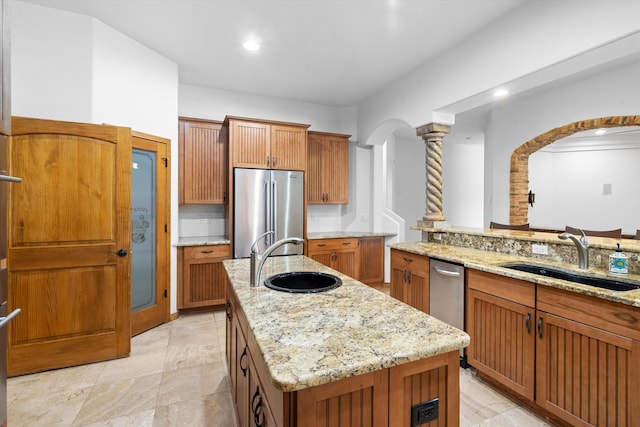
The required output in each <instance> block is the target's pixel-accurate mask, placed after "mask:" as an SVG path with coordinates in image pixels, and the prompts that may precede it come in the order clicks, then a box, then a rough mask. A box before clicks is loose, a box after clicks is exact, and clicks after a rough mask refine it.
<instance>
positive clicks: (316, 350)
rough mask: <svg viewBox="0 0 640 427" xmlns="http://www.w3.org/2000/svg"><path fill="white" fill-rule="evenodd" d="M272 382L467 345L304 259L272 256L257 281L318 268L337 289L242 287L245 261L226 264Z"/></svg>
mask: <svg viewBox="0 0 640 427" xmlns="http://www.w3.org/2000/svg"><path fill="white" fill-rule="evenodd" d="M224 266H225V268H226V270H227V273H228V276H229V280H230V283H231V286H232V288H233V291H234V293H235V294H236V297H237V300H238V302H239V304H240V306H241V307H242V310H243V312H244V314H245V316H246V319H247V324H248V328H249V330H250V331H251V333H252V334H253V335H254V337H255V339H256V342H257V344H258V347H259V350H260V352H261V356H262V358H263V359H264V362H265V364H266V366H267V369H268V371H269V375H270V376H271V379H272V382H273V384H274V385H275V386H276V388H278V389H279V390H281V391H284V392H290V391H296V390H301V389H304V388H308V387H313V386H317V385H321V384H326V383H330V382H333V381H337V380H340V379H343V378H348V377H351V376H355V375H360V374H365V373H369V372H374V371H378V370H380V369H385V368H390V367H393V366H398V365H401V364H403V363H407V362H411V361H415V360H421V359H426V358H429V357H432V356H435V355H438V354H443V353H447V352H451V351H456V350H459V349H461V348H463V347H466V346H467V345H469V336H468V335H467V334H466V333H465V332H463V331H461V330H459V329H456V328H454V327H452V326H450V325H448V324H446V323H444V322H441V321H440V320H438V319H436V318H434V317H431V316H429V315H427V314H425V313H423V312H421V311H419V310H417V309H415V308H413V307H411V306H409V305H406V304H404V303H403V302H400V301H398V300H396V299H395V298H391V297H389V296H387V295H385V294H384V293H382V292H380V291H377V290H375V289H373V288H371V287H369V286H367V285H365V284H362V283H360V282H358V281H357V280H355V279H352V278H350V277H348V276H345V275H344V274H341V273H339V272H337V271H335V270H332V269H330V268H328V267H326V266H324V265H322V264H320V263H318V262H316V261H313V260H312V259H310V258H307V257H304V256H285V257H271V258H269V259H268V260H267V262H266V263H265V266H264V269H263V271H262V278H263V279H264V278H267V277H269V276H271V275H273V274H278V273H282V272H289V271H322V272H327V273H330V274H334V275H336V276H338V277H340V279H342V282H343V284H342V286H340V287H339V288H337V289H334V290H331V291H328V292H322V293H315V294H291V293H287V292H279V291H274V290H271V289H268V288H266V287H265V286H264V285H261V286H259V287H250V286H249V260H248V259H233V260H225V261H224Z"/></svg>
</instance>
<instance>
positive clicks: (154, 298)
mask: <svg viewBox="0 0 640 427" xmlns="http://www.w3.org/2000/svg"><path fill="white" fill-rule="evenodd" d="M132 144H133V148H134V159H135V160H134V161H133V168H134V169H133V171H132V206H131V215H132V235H131V240H132V242H131V296H132V298H131V310H132V313H131V335H132V336H133V335H138V334H140V333H142V332H144V331H148V330H149V329H151V328H154V327H156V326H158V325H160V324H162V323H165V322H168V321H169V297H168V293H169V286H170V285H169V250H170V246H169V245H170V238H169V216H170V215H169V211H170V206H169V188H168V182H169V181H168V180H169V176H170V171H169V161H168V156H167V151H168V145H169V140H168V139H164V138H159V137H154V136H151V135H146V134H142V133H138V132H134V133H133V134H132ZM138 159H140V160H138ZM138 163H140V164H138ZM138 172H140V173H141V174H142V175H140V176H138V175H136V174H137V173H138ZM138 190H139V191H140V192H141V193H142V194H139V195H136V192H137V191H138ZM149 226H152V227H153V229H152V230H150V229H149Z"/></svg>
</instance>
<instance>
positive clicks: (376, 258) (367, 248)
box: [358, 236, 384, 283]
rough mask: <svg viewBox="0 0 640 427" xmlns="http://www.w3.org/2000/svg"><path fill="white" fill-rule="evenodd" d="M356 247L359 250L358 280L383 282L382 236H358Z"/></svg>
mask: <svg viewBox="0 0 640 427" xmlns="http://www.w3.org/2000/svg"><path fill="white" fill-rule="evenodd" d="M358 249H359V250H360V271H359V276H358V280H359V281H361V282H362V283H382V282H384V237H382V236H372V237H360V238H358Z"/></svg>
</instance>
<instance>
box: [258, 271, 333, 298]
mask: <svg viewBox="0 0 640 427" xmlns="http://www.w3.org/2000/svg"><path fill="white" fill-rule="evenodd" d="M264 285H265V286H266V287H267V288H269V289H273V290H276V291H283V292H293V293H305V294H308V293H314V292H325V291H330V290H331V289H335V288H337V287H339V286H340V285H342V280H341V279H340V278H339V277H336V276H334V275H333V274H327V273H320V272H313V271H294V272H290V273H281V274H276V275H275V276H271V277H269V278H268V279H267V280H265V281H264Z"/></svg>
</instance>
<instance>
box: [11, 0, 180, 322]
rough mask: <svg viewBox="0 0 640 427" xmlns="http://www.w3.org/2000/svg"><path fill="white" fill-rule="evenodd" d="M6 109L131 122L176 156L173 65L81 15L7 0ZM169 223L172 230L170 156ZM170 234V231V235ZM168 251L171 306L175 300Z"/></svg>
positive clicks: (174, 223) (31, 114) (41, 115)
mask: <svg viewBox="0 0 640 427" xmlns="http://www.w3.org/2000/svg"><path fill="white" fill-rule="evenodd" d="M10 5H11V12H10V13H11V29H12V30H11V42H12V52H11V54H12V61H11V73H12V82H11V92H12V94H11V96H12V99H11V108H12V114H13V115H20V116H26V117H38V118H44V119H52V120H64V121H76V122H84V123H96V124H100V123H109V124H112V125H116V126H126V127H131V128H132V129H134V130H136V131H141V132H145V133H150V134H153V135H157V136H161V137H164V138H168V139H170V140H171V150H172V155H171V156H172V158H173V159H177V158H178V145H177V141H178V138H177V136H178V126H177V116H178V104H177V94H178V67H177V65H176V64H175V63H173V62H171V61H169V60H167V59H166V58H164V57H162V56H161V55H159V54H158V53H156V52H154V51H152V50H150V49H148V48H147V47H145V46H142V45H141V44H139V43H138V42H136V41H134V40H132V39H130V38H128V37H125V36H123V35H122V34H120V33H118V32H116V31H115V30H113V29H111V28H110V27H107V26H106V25H104V24H103V23H101V22H99V21H97V20H95V19H92V18H88V17H86V16H83V15H78V14H74V13H68V12H63V11H59V10H56V9H52V8H47V7H41V6H35V5H32V4H29V3H24V2H17V1H14V2H11V3H10ZM172 166H173V168H172V171H171V172H172V179H171V187H172V188H171V201H172V203H171V206H172V213H171V219H172V220H171V229H172V230H177V229H178V227H177V226H178V215H177V206H178V203H177V194H178V191H177V176H178V175H177V174H178V168H177V162H176V161H174V164H173V165H172ZM177 238H178V236H177V233H176V232H174V233H173V235H172V236H171V239H172V241H173V242H175V241H177ZM176 266H177V255H176V250H175V248H173V247H172V250H171V274H170V277H171V312H175V311H176V310H177V309H176V301H177V293H176V290H177V275H176V271H177V269H176Z"/></svg>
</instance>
